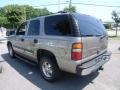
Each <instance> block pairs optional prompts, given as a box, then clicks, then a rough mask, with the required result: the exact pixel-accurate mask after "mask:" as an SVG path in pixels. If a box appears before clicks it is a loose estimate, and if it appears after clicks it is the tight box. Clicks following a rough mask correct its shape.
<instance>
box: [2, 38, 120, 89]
mask: <svg viewBox="0 0 120 90" xmlns="http://www.w3.org/2000/svg"><path fill="white" fill-rule="evenodd" d="M119 47H120V40H111V41H109V47H108V49H109V51H112V57H111V60H110V61H109V62H108V63H106V64H105V65H104V70H103V71H99V72H98V73H97V72H96V73H93V74H90V75H88V76H84V77H81V76H78V75H73V74H69V73H64V74H63V76H62V77H61V80H59V81H58V82H55V83H48V82H47V81H45V80H44V79H42V77H41V76H40V72H39V69H38V68H37V67H36V66H32V65H30V64H28V63H25V62H23V61H22V60H19V59H18V58H15V59H12V58H10V56H9V54H8V51H7V48H6V42H5V41H0V64H2V66H3V73H1V74H0V90H120V50H118V48H119Z"/></svg>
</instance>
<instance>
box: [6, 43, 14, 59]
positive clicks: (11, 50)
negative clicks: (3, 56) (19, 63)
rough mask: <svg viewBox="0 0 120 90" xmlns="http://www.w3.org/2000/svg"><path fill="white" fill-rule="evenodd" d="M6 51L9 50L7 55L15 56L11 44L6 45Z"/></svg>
mask: <svg viewBox="0 0 120 90" xmlns="http://www.w3.org/2000/svg"><path fill="white" fill-rule="evenodd" d="M8 52H9V55H10V56H11V57H12V58H14V57H15V52H14V50H13V48H12V45H11V44H9V45H8Z"/></svg>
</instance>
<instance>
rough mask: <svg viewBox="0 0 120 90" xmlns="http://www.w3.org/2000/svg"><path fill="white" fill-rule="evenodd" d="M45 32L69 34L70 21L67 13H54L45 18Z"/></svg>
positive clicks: (47, 33) (61, 34)
mask: <svg viewBox="0 0 120 90" xmlns="http://www.w3.org/2000/svg"><path fill="white" fill-rule="evenodd" d="M45 34H46V35H54V36H69V35H71V29H70V23H69V19H68V16H67V15H56V16H49V17H46V18H45Z"/></svg>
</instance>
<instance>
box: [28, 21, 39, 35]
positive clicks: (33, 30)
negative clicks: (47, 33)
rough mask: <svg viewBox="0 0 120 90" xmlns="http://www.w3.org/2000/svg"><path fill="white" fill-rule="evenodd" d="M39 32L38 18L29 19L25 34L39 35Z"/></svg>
mask: <svg viewBox="0 0 120 90" xmlns="http://www.w3.org/2000/svg"><path fill="white" fill-rule="evenodd" d="M39 32H40V20H32V21H30V24H29V28H28V34H27V35H39Z"/></svg>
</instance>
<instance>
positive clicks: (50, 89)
mask: <svg viewBox="0 0 120 90" xmlns="http://www.w3.org/2000/svg"><path fill="white" fill-rule="evenodd" d="M1 56H2V57H3V58H4V60H5V61H6V62H7V63H8V64H9V65H11V66H12V67H13V68H14V69H15V70H16V71H18V72H19V73H20V74H21V75H22V76H23V77H25V78H26V79H28V80H29V81H30V82H31V83H33V84H34V85H35V86H37V87H39V88H40V89H42V90H56V89H57V90H66V89H67V90H82V89H83V88H84V87H86V86H87V85H89V84H90V83H94V82H93V80H94V79H95V78H96V77H97V76H98V75H99V72H96V73H93V74H90V75H88V76H84V77H80V76H78V75H73V74H68V73H64V74H63V76H62V78H61V80H59V81H57V82H54V83H49V82H47V81H45V80H44V79H42V77H41V76H40V72H39V69H38V67H37V66H32V65H30V64H28V63H25V62H24V61H22V60H19V59H18V58H15V59H11V58H10V56H9V54H8V53H6V54H2V55H1Z"/></svg>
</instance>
